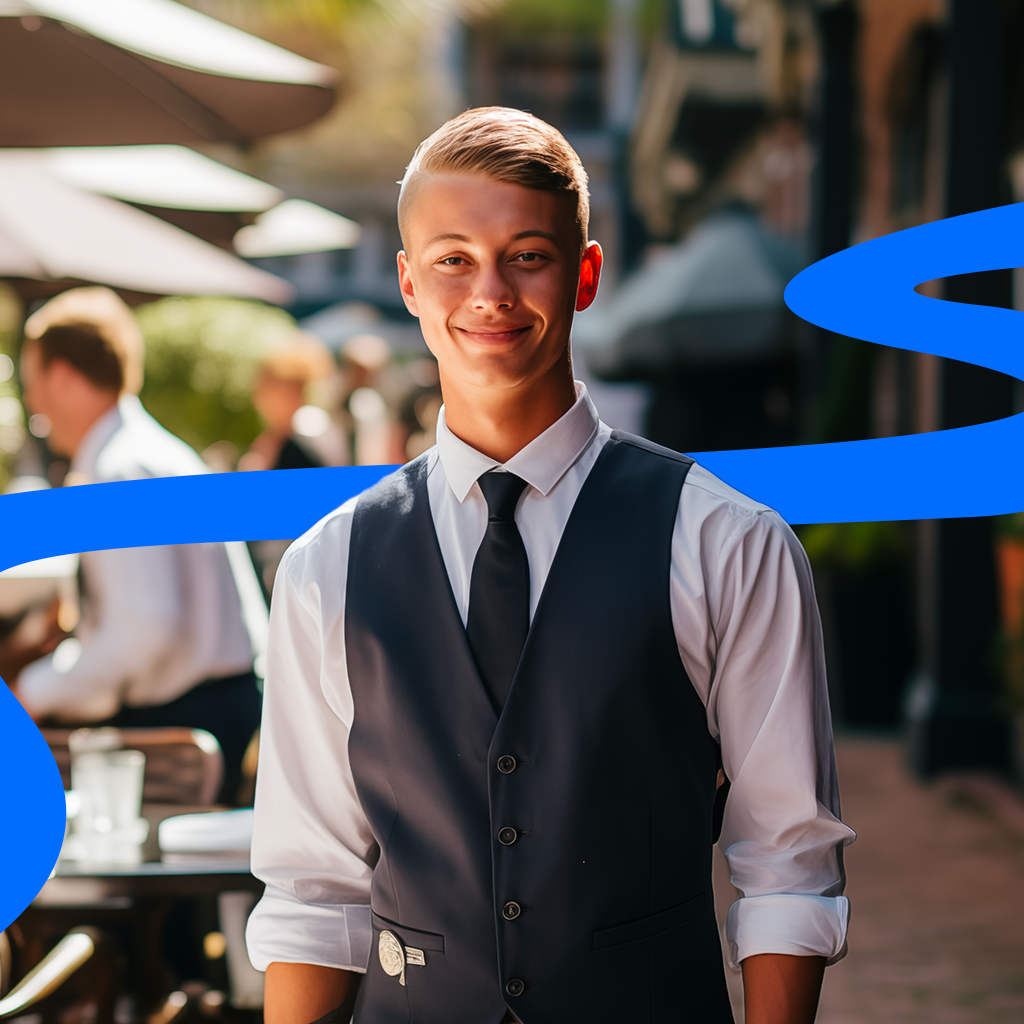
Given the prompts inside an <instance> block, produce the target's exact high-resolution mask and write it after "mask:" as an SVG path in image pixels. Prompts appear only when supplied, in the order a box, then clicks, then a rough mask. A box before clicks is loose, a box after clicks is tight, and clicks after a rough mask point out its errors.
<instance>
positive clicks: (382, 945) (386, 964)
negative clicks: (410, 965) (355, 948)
mask: <svg viewBox="0 0 1024 1024" xmlns="http://www.w3.org/2000/svg"><path fill="white" fill-rule="evenodd" d="M377 956H378V957H379V958H380V965H381V967H383V968H384V973H385V974H388V975H390V976H391V977H392V978H394V977H397V978H398V983H399V984H400V985H404V984H405V950H404V949H402V944H401V943H400V942H399V941H398V938H397V937H396V936H395V934H394V933H393V932H389V931H388V930H387V929H385V930H384V931H382V932H381V933H380V940H379V941H378V942H377Z"/></svg>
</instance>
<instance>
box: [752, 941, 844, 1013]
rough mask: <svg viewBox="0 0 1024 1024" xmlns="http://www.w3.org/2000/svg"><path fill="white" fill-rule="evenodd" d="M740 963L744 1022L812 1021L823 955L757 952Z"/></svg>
mask: <svg viewBox="0 0 1024 1024" xmlns="http://www.w3.org/2000/svg"><path fill="white" fill-rule="evenodd" d="M740 966H741V967H742V968H743V1003H744V1006H745V1008H746V1015H747V1024H813V1021H814V1015H815V1014H816V1013H817V1011H818V996H819V994H820V993H821V979H822V976H823V975H824V973H825V958H824V957H823V956H788V955H786V954H783V953H760V954H758V955H757V956H748V957H747V958H746V960H744V961H743V962H742V963H741V965H740Z"/></svg>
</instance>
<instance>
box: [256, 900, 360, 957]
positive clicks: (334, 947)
mask: <svg viewBox="0 0 1024 1024" xmlns="http://www.w3.org/2000/svg"><path fill="white" fill-rule="evenodd" d="M372 938H373V929H372V927H371V925H370V908H369V906H367V905H366V904H352V903H348V904H346V903H331V904H325V903H303V902H302V901H301V900H297V899H295V897H294V896H290V895H288V894H287V893H283V892H281V891H279V890H271V889H270V888H269V887H268V888H267V890H266V891H265V892H264V894H263V898H262V899H261V900H260V901H259V903H257V904H256V906H255V907H254V908H253V911H252V913H251V914H250V915H249V923H248V924H247V925H246V928H245V944H246V946H247V947H248V950H249V960H250V961H251V963H252V965H253V967H255V968H256V970H257V971H265V970H266V969H267V967H268V966H269V965H270V964H272V963H285V964H316V965H318V966H320V967H340V968H342V969H343V970H346V971H356V972H358V973H359V974H364V973H365V972H366V965H367V963H368V962H369V959H370V946H371V944H372Z"/></svg>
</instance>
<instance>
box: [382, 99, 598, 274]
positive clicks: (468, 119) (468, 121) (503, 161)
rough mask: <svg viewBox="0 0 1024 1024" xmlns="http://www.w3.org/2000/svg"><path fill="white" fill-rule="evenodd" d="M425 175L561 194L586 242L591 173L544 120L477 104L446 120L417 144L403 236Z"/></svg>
mask: <svg viewBox="0 0 1024 1024" xmlns="http://www.w3.org/2000/svg"><path fill="white" fill-rule="evenodd" d="M422 174H476V175H480V176H481V177H487V178H493V179H494V180H495V181H503V182H506V183H508V184H510V185H522V186H523V187H525V188H532V189H537V190H538V191H541V192H559V193H564V194H565V195H566V196H567V197H569V198H571V199H573V200H574V201H575V204H576V210H575V217H574V220H575V223H576V227H577V229H578V231H579V239H580V253H581V254H582V252H583V250H584V249H585V248H586V246H587V230H588V228H589V225H590V190H589V188H588V186H587V172H586V170H585V169H584V167H583V162H582V161H581V160H580V158H579V156H578V155H577V153H576V150H574V149H573V148H572V146H570V145H569V143H568V142H566V140H565V136H563V135H562V133H561V132H560V131H558V129H556V128H552V127H551V125H549V124H548V123H547V122H546V121H542V120H541V119H540V118H539V117H534V115H533V114H528V113H526V112H525V111H523V110H515V109H514V108H512V107H473V108H471V109H470V110H467V111H465V112H464V113H462V114H459V115H458V117H453V118H452V119H451V120H450V121H446V122H445V123H444V124H443V125H441V127H440V128H438V129H437V131H436V132H434V134H433V135H431V136H430V137H429V138H427V139H424V141H423V142H421V143H420V144H419V146H417V147H416V152H415V153H414V154H413V157H412V160H411V161H410V162H409V166H408V167H407V168H406V169H405V177H403V178H402V181H401V186H402V191H401V192H400V193H399V196H398V228H399V231H401V232H402V235H403V238H404V236H405V228H404V226H405V223H406V217H407V215H408V210H409V204H410V201H411V198H412V195H413V194H414V192H415V188H414V187H410V186H414V183H415V181H416V179H417V177H418V176H420V175H422Z"/></svg>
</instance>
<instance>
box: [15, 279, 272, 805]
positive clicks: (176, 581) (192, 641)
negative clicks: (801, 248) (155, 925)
mask: <svg viewBox="0 0 1024 1024" xmlns="http://www.w3.org/2000/svg"><path fill="white" fill-rule="evenodd" d="M26 333H27V340H26V343H25V346H24V348H23V350H22V356H21V373H22V381H23V385H24V397H25V404H26V405H27V407H28V408H29V410H30V411H31V412H33V413H36V414H40V415H43V416H45V417H46V418H47V419H48V420H49V423H50V431H49V438H48V443H49V446H50V448H51V449H52V450H53V451H54V452H55V453H57V454H59V455H63V456H65V457H67V458H69V459H70V471H69V474H68V479H67V481H66V483H67V484H72V483H104V482H108V481H113V480H132V479H139V478H144V477H157V476H178V475H190V474H197V473H204V472H207V469H206V466H205V465H204V463H203V461H202V460H201V459H200V458H199V456H198V455H197V454H196V453H195V452H194V451H193V450H192V449H191V448H190V447H189V446H188V445H186V444H185V443H184V442H183V441H181V440H179V439H178V438H177V437H175V436H174V435H172V434H170V433H169V432H168V431H166V430H165V429H164V428H163V427H161V426H160V424H159V423H157V422H156V420H154V419H153V418H152V417H151V416H150V415H149V414H148V413H147V412H146V411H145V409H144V408H143V407H142V404H141V403H140V401H139V399H138V397H137V396H136V394H135V393H134V392H135V391H136V390H137V389H138V387H139V386H140V385H141V357H142V339H141V334H140V333H139V331H138V327H137V326H136V325H135V322H134V318H133V317H132V316H131V313H130V311H129V310H128V309H127V308H126V307H124V306H123V304H122V303H121V302H120V300H119V299H118V298H117V297H116V296H115V295H114V294H113V293H112V292H109V291H108V290H106V289H81V290H77V291H73V292H69V293H65V294H64V295H62V296H59V297H58V298H57V299H55V300H53V301H52V302H51V303H50V304H49V306H46V307H43V309H41V310H40V311H39V312H38V313H37V314H35V316H34V317H33V318H31V319H30V320H29V323H28V325H27V328H26ZM236 547H240V548H241V551H230V552H229V550H228V548H227V547H226V546H225V545H224V544H194V545H181V546H154V547H143V548H124V549H114V550H109V551H90V552H84V553H83V554H82V555H81V571H80V581H81V585H82V590H83V593H82V602H81V603H82V617H81V622H80V623H79V626H78V629H77V635H76V638H75V639H74V640H72V641H70V642H69V643H70V644H72V645H75V646H73V647H72V649H71V650H70V651H69V650H68V649H67V646H66V645H65V647H64V648H63V649H62V650H61V651H59V652H58V654H57V655H55V656H51V657H47V658H43V659H40V660H38V661H36V662H34V663H33V664H30V665H28V666H27V667H26V668H24V669H23V670H22V671H21V672H20V674H19V676H18V677H17V680H16V683H15V685H14V691H15V693H16V694H17V696H18V698H19V699H20V700H21V702H22V704H23V705H24V706H25V708H26V709H27V710H28V712H29V713H30V714H31V715H32V716H33V717H34V718H36V719H39V720H48V721H53V722H56V723H73V724H110V725H120V726H125V727H133V726H135V727H149V726H189V727H192V728H201V729H206V730H207V731H209V732H210V733H212V734H213V735H214V736H215V737H216V739H217V741H218V743H219V744H220V746H221V751H222V754H223V758H224V779H223V785H222V787H221V791H220V799H221V800H222V801H224V802H227V803H233V802H234V800H235V796H236V794H237V792H238V787H239V783H240V781H241V762H242V756H243V754H244V752H245V750H246V747H247V746H248V744H249V742H250V740H251V738H252V736H253V734H254V732H255V730H256V729H257V728H258V725H259V714H260V701H261V697H260V692H259V689H258V685H257V680H256V677H255V675H254V673H253V658H254V647H253V643H252V640H251V638H250V631H249V629H248V628H247V622H246V618H247V617H248V619H249V620H250V621H251V622H252V623H253V627H252V628H253V630H254V631H255V632H257V633H258V631H259V615H260V614H261V610H262V614H263V615H264V616H265V614H266V611H265V605H262V597H261V596H260V595H259V591H258V583H257V581H256V578H255V574H254V573H253V570H252V566H251V563H250V562H249V561H248V556H247V555H246V553H245V550H244V547H243V546H241V545H236ZM240 586H241V589H242V591H243V593H245V592H246V590H248V591H249V592H251V595H255V599H253V597H252V596H250V593H246V594H245V596H246V607H245V609H244V611H243V604H242V597H240ZM76 654H77V656H76ZM69 655H70V656H69Z"/></svg>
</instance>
